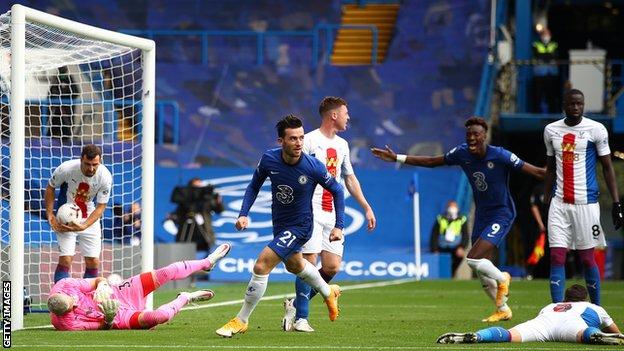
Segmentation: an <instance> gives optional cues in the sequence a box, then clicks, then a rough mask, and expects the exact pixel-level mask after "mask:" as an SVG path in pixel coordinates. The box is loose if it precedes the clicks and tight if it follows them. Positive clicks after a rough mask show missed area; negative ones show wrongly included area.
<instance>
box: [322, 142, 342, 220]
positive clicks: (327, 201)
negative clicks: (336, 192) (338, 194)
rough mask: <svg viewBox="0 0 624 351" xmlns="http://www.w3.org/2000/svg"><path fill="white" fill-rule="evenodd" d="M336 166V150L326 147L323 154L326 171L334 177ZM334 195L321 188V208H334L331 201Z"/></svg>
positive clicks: (329, 210)
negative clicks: (325, 151)
mask: <svg viewBox="0 0 624 351" xmlns="http://www.w3.org/2000/svg"><path fill="white" fill-rule="evenodd" d="M337 166H338V152H337V151H336V149H334V148H331V147H330V148H328V149H327V153H326V154H325V167H327V173H329V174H331V175H332V176H333V177H336V174H337ZM333 200H334V197H333V196H332V194H331V193H330V192H329V191H328V190H327V189H323V195H322V198H321V208H322V209H323V211H327V212H331V211H332V210H333V209H334V203H333Z"/></svg>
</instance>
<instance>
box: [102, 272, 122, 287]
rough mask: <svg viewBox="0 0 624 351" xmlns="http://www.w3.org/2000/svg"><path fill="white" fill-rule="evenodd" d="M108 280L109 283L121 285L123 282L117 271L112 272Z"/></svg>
mask: <svg viewBox="0 0 624 351" xmlns="http://www.w3.org/2000/svg"><path fill="white" fill-rule="evenodd" d="M106 280H108V284H110V285H119V284H121V283H123V278H122V277H121V276H120V275H119V274H117V273H111V274H110V275H109V276H108V278H106Z"/></svg>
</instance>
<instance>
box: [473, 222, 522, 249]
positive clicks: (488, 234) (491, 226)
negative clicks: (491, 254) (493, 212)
mask: <svg viewBox="0 0 624 351" xmlns="http://www.w3.org/2000/svg"><path fill="white" fill-rule="evenodd" d="M512 223H513V219H512V220H511V221H510V220H509V219H502V218H500V217H499V218H495V217H491V218H487V219H483V220H481V219H477V220H475V223H474V228H473V229H472V237H471V238H470V239H471V240H472V245H474V243H475V242H476V241H477V239H481V240H487V241H489V242H491V243H492V244H493V245H494V246H496V247H498V246H499V245H500V243H501V242H502V241H503V240H504V239H505V236H507V233H509V231H510V230H511V225H512Z"/></svg>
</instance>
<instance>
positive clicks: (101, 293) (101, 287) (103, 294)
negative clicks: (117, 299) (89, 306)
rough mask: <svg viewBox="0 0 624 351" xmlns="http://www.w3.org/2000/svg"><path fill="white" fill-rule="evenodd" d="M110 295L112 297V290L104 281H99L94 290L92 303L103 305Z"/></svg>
mask: <svg viewBox="0 0 624 351" xmlns="http://www.w3.org/2000/svg"><path fill="white" fill-rule="evenodd" d="M111 295H113V288H111V287H110V285H108V283H107V282H106V281H101V282H100V283H99V284H98V286H97V288H96V289H95V293H94V294H93V301H95V302H97V303H103V302H104V301H106V300H108V299H110V297H111Z"/></svg>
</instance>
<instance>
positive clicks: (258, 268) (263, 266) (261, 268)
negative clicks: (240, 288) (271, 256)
mask: <svg viewBox="0 0 624 351" xmlns="http://www.w3.org/2000/svg"><path fill="white" fill-rule="evenodd" d="M286 268H288V267H286ZM253 272H254V273H255V274H258V275H266V274H269V273H270V272H271V269H270V268H269V265H268V264H267V263H266V262H263V261H260V260H258V261H256V264H254V267H253Z"/></svg>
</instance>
